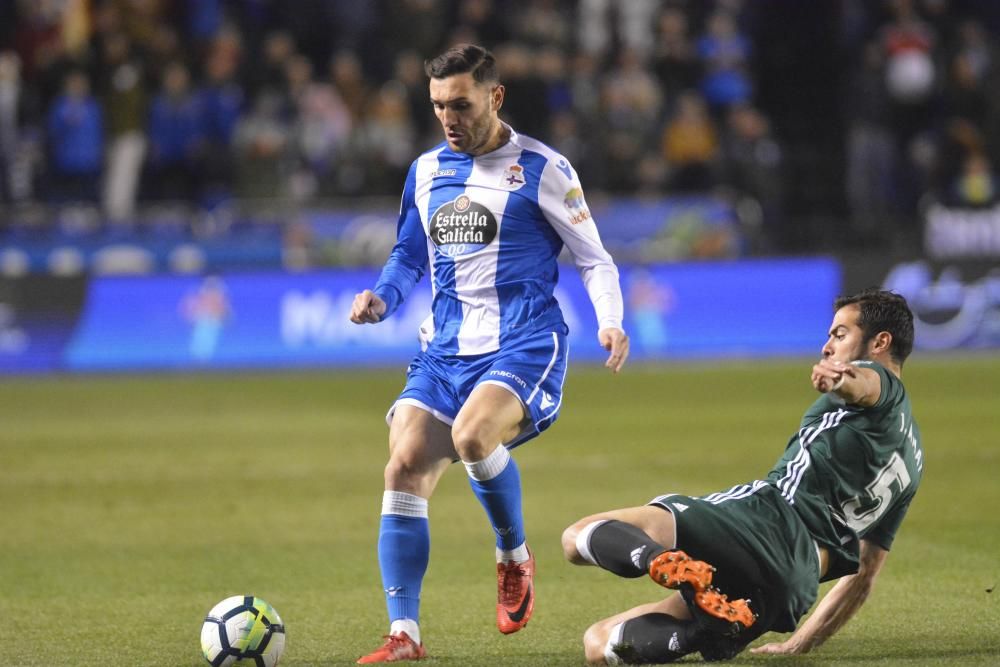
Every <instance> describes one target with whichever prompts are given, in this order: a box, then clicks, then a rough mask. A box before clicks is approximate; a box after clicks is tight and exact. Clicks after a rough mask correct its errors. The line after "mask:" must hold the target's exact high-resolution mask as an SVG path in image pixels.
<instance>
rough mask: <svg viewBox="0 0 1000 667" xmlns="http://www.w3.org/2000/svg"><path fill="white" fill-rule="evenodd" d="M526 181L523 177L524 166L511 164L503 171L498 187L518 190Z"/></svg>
mask: <svg viewBox="0 0 1000 667" xmlns="http://www.w3.org/2000/svg"><path fill="white" fill-rule="evenodd" d="M525 183H527V181H526V180H525V179H524V167H522V166H521V165H519V164H512V165H510V166H509V167H507V169H506V171H504V172H503V177H502V178H501V179H500V187H501V188H503V189H504V190H510V191H511V192H513V191H514V190H520V189H521V188H523V187H524V184H525Z"/></svg>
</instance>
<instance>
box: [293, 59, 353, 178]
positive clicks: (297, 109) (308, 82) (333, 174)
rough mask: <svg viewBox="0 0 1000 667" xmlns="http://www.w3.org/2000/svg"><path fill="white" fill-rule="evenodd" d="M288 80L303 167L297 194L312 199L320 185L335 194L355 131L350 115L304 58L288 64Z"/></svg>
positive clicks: (295, 135)
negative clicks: (339, 170)
mask: <svg viewBox="0 0 1000 667" xmlns="http://www.w3.org/2000/svg"><path fill="white" fill-rule="evenodd" d="M286 77H287V86H288V95H289V101H290V102H291V105H292V109H293V114H292V116H291V120H292V123H293V125H292V128H293V129H292V131H293V133H294V139H293V141H294V147H295V151H296V153H297V154H298V156H299V161H300V164H301V166H302V167H303V169H302V170H301V171H299V172H298V174H297V182H298V184H299V189H298V190H297V192H298V193H299V195H300V196H309V195H312V194H315V193H316V189H317V187H319V186H321V185H322V186H324V187H325V188H327V189H328V190H332V191H336V189H337V188H336V185H335V182H336V178H337V171H336V168H337V166H338V161H339V160H340V159H341V152H342V151H344V150H345V149H346V148H347V146H348V142H349V141H350V139H351V133H352V131H353V130H354V121H353V119H352V118H351V114H350V111H349V110H348V108H347V105H346V104H345V103H344V100H343V98H341V96H340V93H339V92H337V89H336V88H335V87H334V86H333V85H331V84H330V83H328V82H319V81H316V80H314V79H313V67H312V63H310V62H309V60H308V59H307V58H306V57H305V56H294V57H292V58H291V60H289V62H288V66H287V68H286ZM360 158H361V156H360V155H359V156H358V160H357V161H358V162H360V161H362V160H361V159H360ZM359 168H360V167H359Z"/></svg>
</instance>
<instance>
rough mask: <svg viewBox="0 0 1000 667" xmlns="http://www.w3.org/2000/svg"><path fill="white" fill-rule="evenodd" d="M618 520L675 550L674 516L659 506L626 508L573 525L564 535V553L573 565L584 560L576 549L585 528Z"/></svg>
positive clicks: (586, 517)
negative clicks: (581, 532)
mask: <svg viewBox="0 0 1000 667" xmlns="http://www.w3.org/2000/svg"><path fill="white" fill-rule="evenodd" d="M612 519H614V520H617V521H622V522H624V523H629V524H632V525H633V526H635V527H637V528H639V529H640V530H642V531H643V532H644V533H646V534H647V535H649V536H650V538H652V539H653V540H654V541H656V542H658V543H660V544H662V545H663V546H664V547H666V548H667V549H673V548H674V544H675V542H676V530H675V527H674V526H675V524H674V515H673V514H671V513H670V511H669V510H666V509H664V508H663V507H660V506H658V505H640V506H638V507H625V508H623V509H617V510H610V511H608V512H600V513H598V514H591V515H590V516H585V517H583V518H582V519H580V520H579V521H577V522H575V523H573V524H572V525H571V526H570V527H568V528H567V529H566V530H565V531H563V535H562V545H563V553H564V554H565V556H566V559H567V560H569V561H570V562H571V563H577V564H582V563H583V562H584V560H583V558H582V557H581V556H580V553H579V551H578V550H577V548H576V540H577V537H578V536H579V534H580V531H582V530H583V529H584V528H586V527H587V526H588V525H590V524H592V523H594V522H595V521H608V520H612Z"/></svg>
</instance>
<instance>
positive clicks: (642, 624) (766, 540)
mask: <svg viewBox="0 0 1000 667" xmlns="http://www.w3.org/2000/svg"><path fill="white" fill-rule="evenodd" d="M834 311H835V312H834V317H833V323H832V325H831V327H830V330H829V335H828V338H827V342H826V344H825V345H824V346H823V349H822V358H821V359H820V361H818V362H817V363H816V364H815V365H813V367H812V372H811V376H810V380H811V382H812V385H813V388H814V389H816V390H817V391H818V392H820V397H819V398H818V399H817V400H816V402H815V403H813V405H812V406H810V407H809V409H808V410H806V412H805V415H803V417H802V421H801V424H800V426H799V429H798V431H797V432H796V433H795V434H794V435H792V437H791V438H790V440H789V442H788V445H787V447H786V449H785V452H784V454H783V455H782V457H781V458H780V459H779V460H778V462H777V464H775V466H774V468H773V469H772V470H771V472H770V473H769V474H768V475H767V476H766V477H765V478H764V479H758V480H756V481H753V482H750V483H747V484H741V485H737V486H735V487H733V488H732V489H729V490H728V491H723V492H719V493H713V494H710V495H707V496H700V497H693V496H685V495H680V494H667V495H663V496H659V497H657V498H654V499H653V500H652V501H651V502H650V503H649V504H647V505H644V506H639V507H631V508H625V509H620V510H613V511H610V512H603V513H600V514H595V515H593V516H588V517H585V518H583V519H581V520H579V521H577V522H576V523H575V524H573V525H572V526H570V527H569V528H567V529H566V531H565V532H564V534H563V550H564V552H565V554H566V558H567V559H568V560H569V561H570V562H572V563H574V564H578V565H597V566H599V567H602V568H604V569H606V570H608V571H610V572H613V573H614V574H617V575H619V576H622V577H628V578H634V577H640V576H643V575H648V576H650V577H651V578H652V579H653V580H654V581H655V582H656V583H658V584H659V585H661V586H663V587H666V588H670V589H675V590H678V591H679V592H680V595H670V596H669V597H667V598H666V599H662V600H658V601H656V602H652V603H649V604H644V605H640V606H638V607H635V608H633V609H629V610H627V611H624V612H622V613H620V614H617V615H615V616H612V617H610V618H607V619H604V620H602V621H598V622H597V623H595V624H594V625H592V626H591V627H590V628H589V629H588V630H587V631H586V633H585V635H584V651H585V654H586V658H587V661H588V662H590V663H595V664H650V663H666V662H673V661H675V660H678V659H680V658H682V657H684V656H685V655H687V654H689V653H694V652H700V653H701V654H702V656H703V657H704V658H705V659H706V660H719V659H727V658H731V657H733V656H735V655H736V654H738V653H739V652H740V651H742V650H743V649H744V648H746V646H747V645H748V644H749V643H750V642H752V641H753V640H754V639H756V638H758V637H760V636H761V635H763V634H764V633H765V632H769V631H776V632H786V633H787V632H791V633H792V635H791V637H789V638H788V639H787V640H785V641H781V642H772V643H767V644H764V645H763V646H760V647H757V648H755V649H753V651H754V652H755V653H780V654H797V653H806V652H808V651H810V650H811V649H813V648H815V647H816V646H818V645H820V644H821V643H822V642H823V641H824V640H826V639H827V638H829V637H830V636H831V635H833V634H834V633H835V632H836V631H837V630H839V629H840V628H841V627H842V626H843V625H844V623H846V622H847V621H848V619H850V618H851V617H852V616H853V615H854V614H855V613H856V612H857V610H858V609H859V608H860V607H861V605H862V604H863V602H864V600H865V599H866V598H867V596H868V593H869V592H870V591H871V589H872V586H873V584H874V582H875V579H876V577H877V575H878V573H879V571H880V570H881V569H882V567H883V565H884V564H885V562H886V559H887V557H888V554H889V549H890V548H891V546H892V542H893V539H894V537H895V535H896V531H897V530H898V529H899V526H900V524H901V523H902V521H903V517H904V516H905V515H906V512H907V509H908V508H909V506H910V502H911V500H912V499H913V497H914V494H915V493H916V491H917V487H918V486H919V484H920V479H921V475H922V472H923V452H922V450H921V446H920V430H919V428H918V427H917V424H916V422H915V421H914V419H913V414H912V410H911V407H910V400H909V397H908V396H907V394H906V389H905V387H904V386H903V382H902V380H901V371H902V366H903V362H904V361H905V360H906V358H907V357H908V356H909V354H910V352H911V350H912V348H913V314H912V312H911V311H910V309H909V306H908V305H907V303H906V300H905V299H903V297H901V296H899V295H897V294H894V293H892V292H886V291H881V290H876V289H870V290H865V291H863V292H860V293H858V294H855V295H853V296H847V297H840V298H839V299H837V301H836V302H835V304H834ZM833 579H837V580H838V581H837V583H836V584H835V585H834V586H833V587H832V588H831V589H830V590H829V591H828V592H827V594H826V595H825V596H824V597H823V599H822V600H821V601H820V602H819V604H818V605H817V607H816V609H815V611H814V613H813V614H812V615H811V616H810V617H809V619H808V620H807V621H806V622H804V623H802V625H798V622H799V619H801V618H802V616H804V615H805V614H806V612H808V611H809V609H810V608H811V607H812V606H813V604H814V603H815V602H816V598H817V595H818V589H819V583H820V582H822V581H829V580H833Z"/></svg>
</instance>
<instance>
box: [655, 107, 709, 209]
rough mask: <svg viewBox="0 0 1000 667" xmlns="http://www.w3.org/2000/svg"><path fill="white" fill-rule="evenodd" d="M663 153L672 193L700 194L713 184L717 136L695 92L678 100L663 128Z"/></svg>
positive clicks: (705, 108)
mask: <svg viewBox="0 0 1000 667" xmlns="http://www.w3.org/2000/svg"><path fill="white" fill-rule="evenodd" d="M662 152H663V158H664V159H665V160H666V161H667V164H668V166H669V170H670V176H669V181H668V183H669V188H670V189H671V190H673V191H679V192H701V191H705V190H707V189H709V188H710V187H711V186H712V185H714V184H715V182H716V174H715V168H716V162H717V160H718V158H719V137H718V132H717V131H716V129H715V124H714V123H713V122H712V118H711V116H709V114H708V109H707V107H706V105H705V100H704V99H703V98H702V97H701V95H700V94H699V93H698V92H696V91H693V90H689V91H686V92H684V93H682V94H681V96H680V98H679V99H678V100H677V106H676V108H675V111H674V113H673V114H672V115H671V117H670V119H669V120H668V121H667V125H666V127H665V128H664V129H663V138H662Z"/></svg>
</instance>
